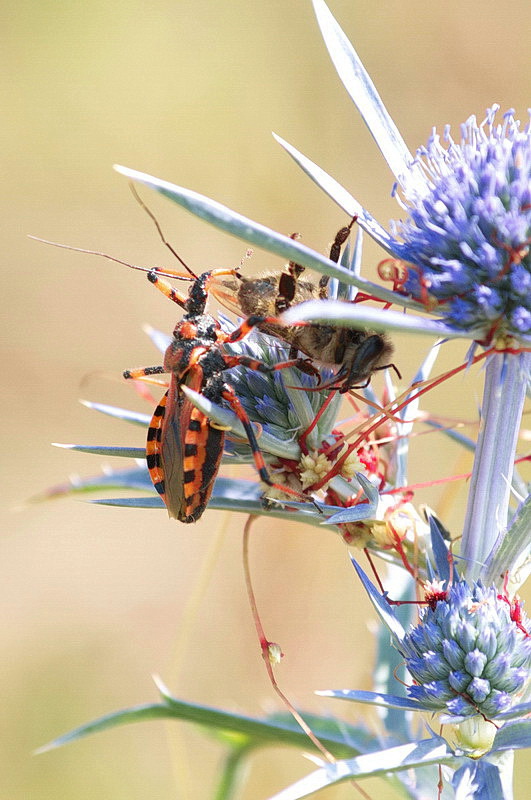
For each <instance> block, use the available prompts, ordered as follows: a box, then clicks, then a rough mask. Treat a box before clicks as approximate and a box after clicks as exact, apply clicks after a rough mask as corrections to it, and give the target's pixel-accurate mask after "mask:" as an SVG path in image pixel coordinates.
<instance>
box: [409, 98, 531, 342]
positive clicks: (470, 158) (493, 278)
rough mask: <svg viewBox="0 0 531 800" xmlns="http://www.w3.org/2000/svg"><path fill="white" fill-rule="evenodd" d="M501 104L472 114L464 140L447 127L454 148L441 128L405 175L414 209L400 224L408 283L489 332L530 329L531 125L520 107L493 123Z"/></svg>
mask: <svg viewBox="0 0 531 800" xmlns="http://www.w3.org/2000/svg"><path fill="white" fill-rule="evenodd" d="M497 111H498V107H497V106H493V107H492V108H491V109H490V110H489V111H488V113H487V118H486V120H485V121H484V122H483V123H482V124H480V125H478V124H477V123H476V119H475V117H474V116H472V117H470V118H469V119H468V120H467V122H466V123H464V125H462V128H461V142H460V143H459V144H457V143H456V142H454V141H453V140H452V138H451V136H450V132H449V127H447V128H446V130H445V135H444V139H445V141H446V142H447V143H448V146H447V147H446V148H445V147H443V146H442V144H441V141H440V137H439V136H438V135H437V134H436V133H435V131H434V132H433V134H432V136H431V138H430V140H429V142H428V144H427V146H426V147H425V148H421V149H419V150H418V151H417V159H416V161H415V163H414V165H413V166H412V170H411V172H410V173H408V174H406V175H405V176H403V177H401V179H400V184H401V189H402V193H403V200H404V205H405V208H406V209H407V211H408V212H409V217H408V218H407V219H406V220H405V221H404V222H399V223H394V232H395V234H396V235H398V236H399V237H400V238H401V239H402V240H403V242H404V245H405V248H404V252H405V255H406V258H407V259H408V260H409V261H410V262H411V264H412V265H413V266H409V268H408V277H407V280H406V281H405V282H404V284H403V288H404V289H405V291H406V292H407V293H408V294H410V295H412V296H413V297H414V298H416V299H418V300H421V301H422V300H423V301H424V302H425V301H426V299H427V300H429V301H430V302H431V303H432V304H433V303H434V302H436V303H439V304H441V306H440V310H441V312H442V316H443V317H444V318H445V319H446V321H448V322H450V323H452V324H453V325H455V326H457V327H459V328H462V329H467V328H471V327H474V328H475V327H482V328H483V329H484V330H485V331H486V333H487V335H486V339H487V340H489V341H490V340H491V339H493V338H494V339H498V338H501V337H506V336H507V335H512V336H514V337H516V338H519V337H522V336H525V335H529V334H530V333H531V258H530V248H529V245H530V243H531V128H530V126H529V125H528V126H527V127H526V129H525V131H523V132H522V131H520V129H519V125H520V123H519V121H518V120H515V119H514V116H513V111H508V112H507V113H506V114H505V115H504V117H503V122H502V123H501V124H495V116H496V112H497ZM419 166H420V167H421V168H422V171H423V174H424V177H425V180H422V179H420V180H419V175H418V172H415V170H418V167H419Z"/></svg>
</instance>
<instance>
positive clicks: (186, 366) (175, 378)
mask: <svg viewBox="0 0 531 800" xmlns="http://www.w3.org/2000/svg"><path fill="white" fill-rule="evenodd" d="M180 260H181V262H182V259H180ZM182 263H183V264H184V262H182ZM184 266H186V269H187V270H188V272H189V273H190V274H191V275H192V276H193V281H192V284H191V287H190V290H189V293H188V296H185V295H182V294H181V293H180V292H178V291H177V290H176V289H175V288H173V287H172V286H171V284H170V283H168V281H166V280H164V279H163V278H161V277H160V273H161V272H162V271H161V270H157V269H151V270H149V271H148V274H147V277H148V280H149V281H150V282H151V283H152V284H153V285H154V286H156V288H157V289H159V291H161V292H162V293H163V294H164V295H166V297H168V298H169V299H170V300H172V301H173V302H174V303H177V305H179V306H181V308H183V309H184V311H185V315H184V317H183V319H182V320H180V321H179V322H178V323H177V324H176V326H175V329H174V331H173V339H172V341H171V343H170V345H169V346H168V348H167V350H166V353H165V355H164V363H163V365H162V366H157V367H144V368H141V369H135V370H126V371H125V372H124V378H133V379H139V378H143V377H146V376H148V375H158V374H162V373H169V374H170V375H171V380H170V386H169V389H168V391H167V392H166V394H165V395H164V397H163V398H162V400H161V402H160V403H159V405H158V406H157V408H156V409H155V413H154V414H153V417H152V419H151V423H150V425H149V428H148V435H147V442H146V458H147V466H148V470H149V474H150V476H151V480H152V481H153V485H154V487H155V489H156V490H157V492H158V493H159V494H160V496H161V497H162V500H163V501H164V504H165V505H166V508H167V509H168V513H169V515H170V517H173V518H175V519H178V520H179V521H180V522H195V521H196V520H197V519H199V517H200V516H201V514H202V513H203V511H204V510H205V508H206V506H207V503H208V501H209V499H210V495H211V494H212V489H213V487H214V479H215V477H216V475H217V472H218V469H219V465H220V461H221V456H222V454H223V444H224V441H225V433H226V430H225V429H224V428H222V427H220V426H218V425H216V424H215V423H214V422H211V421H210V420H209V419H208V417H206V416H205V414H203V412H201V411H199V410H198V409H197V408H195V406H194V405H193V404H192V403H191V402H190V400H189V399H188V398H187V397H186V395H185V393H184V392H183V391H182V387H183V386H188V387H189V388H190V389H193V390H195V391H196V392H200V393H201V394H203V395H204V396H205V397H206V398H207V399H209V400H211V401H212V402H214V403H217V404H220V403H222V402H223V401H225V402H226V403H228V404H229V406H230V407H231V408H232V410H233V411H234V412H235V414H236V415H237V416H238V418H239V419H240V421H241V422H242V425H243V427H244V429H245V432H246V434H247V438H248V440H249V444H250V447H251V450H252V453H253V458H254V463H255V466H256V469H257V471H258V473H259V475H260V478H261V479H262V480H263V481H264V482H265V483H267V484H268V485H270V486H276V488H279V489H282V491H284V492H287V493H288V494H292V495H294V496H295V497H297V498H299V499H307V498H306V496H305V495H301V494H300V493H299V492H296V491H295V490H294V489H290V488H289V487H284V486H277V485H276V484H275V483H273V481H272V480H271V478H270V477H269V473H268V471H267V467H266V465H265V462H264V458H263V456H262V453H261V452H260V448H259V446H258V442H257V440H256V436H255V433H254V430H253V427H252V425H251V422H250V420H249V417H248V416H247V413H246V412H245V410H244V408H243V406H242V404H241V402H240V400H239V399H238V397H237V395H236V393H235V391H234V389H233V388H232V386H230V384H228V383H227V382H226V381H225V379H224V375H223V373H224V371H225V370H227V369H230V368H232V367H235V366H238V365H241V366H244V367H248V368H249V369H254V370H258V371H260V372H274V371H276V370H280V369H284V368H286V367H299V368H300V369H302V370H303V371H305V372H310V373H311V374H316V375H318V372H317V370H316V369H315V367H313V366H312V365H311V363H310V362H309V361H308V360H307V359H301V358H294V359H292V360H290V361H284V362H281V363H278V364H275V365H268V364H264V363H263V362H261V361H258V360H256V359H254V358H250V357H249V356H245V355H229V354H227V353H224V352H223V351H222V349H221V347H220V346H221V345H223V344H226V343H229V344H230V343H231V342H237V341H239V340H241V339H243V338H244V337H245V336H246V335H247V334H248V333H249V332H250V331H251V330H252V328H254V327H255V326H258V325H262V324H264V323H268V322H271V323H274V322H276V321H277V320H276V319H275V318H269V317H265V316H261V315H256V314H255V315H251V316H249V317H248V318H247V319H246V320H244V322H242V324H241V325H240V326H239V327H238V328H236V329H235V330H233V331H232V332H231V333H225V332H224V331H222V330H221V327H220V324H219V322H218V321H217V320H215V319H214V317H212V316H211V315H210V314H206V313H205V307H206V302H207V299H208V292H209V284H210V282H211V280H212V279H213V278H214V277H219V276H221V275H234V274H235V273H236V270H234V269H214V270H211V271H209V272H204V273H203V274H202V275H199V276H197V275H195V274H194V273H193V272H192V271H191V270H190V268H189V267H188V266H187V265H184ZM163 274H164V275H167V274H168V273H166V272H164V273H163ZM169 274H172V273H169ZM175 277H183V276H182V275H179V274H178V273H175Z"/></svg>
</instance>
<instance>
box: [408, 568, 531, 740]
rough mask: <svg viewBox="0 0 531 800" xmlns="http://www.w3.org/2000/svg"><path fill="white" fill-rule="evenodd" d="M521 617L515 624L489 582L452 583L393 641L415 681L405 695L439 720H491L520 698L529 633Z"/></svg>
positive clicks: (529, 662)
mask: <svg viewBox="0 0 531 800" xmlns="http://www.w3.org/2000/svg"><path fill="white" fill-rule="evenodd" d="M525 622H526V620H522V628H520V627H518V626H517V624H516V622H514V621H513V620H512V618H511V607H510V605H509V603H508V602H507V601H506V600H505V599H504V598H502V597H501V596H500V595H499V594H498V593H497V590H496V589H495V588H494V587H490V588H486V587H484V586H483V585H482V584H481V582H477V583H473V584H469V583H467V582H466V581H464V580H462V581H459V582H458V583H456V584H454V585H453V586H451V587H450V589H449V590H448V593H447V595H446V599H445V600H439V601H438V602H437V603H435V604H434V605H433V607H428V608H426V609H425V610H424V611H423V612H422V614H421V619H420V622H419V624H418V625H417V626H415V627H414V628H413V629H412V630H411V631H410V632H409V633H407V634H406V635H405V636H404V638H403V639H402V641H401V642H400V643H399V645H398V649H399V650H400V652H401V654H402V655H403V656H404V658H405V660H406V665H407V668H408V670H409V672H410V674H411V676H412V678H413V680H414V681H415V683H414V685H412V686H410V687H409V688H408V694H409V696H410V697H411V698H412V699H415V700H418V701H419V703H421V704H422V705H423V706H424V708H425V709H429V710H431V711H434V712H438V713H439V714H441V717H440V720H441V722H445V723H461V722H463V721H464V720H466V719H468V718H471V717H474V716H477V715H480V716H481V717H483V718H484V719H485V721H495V719H496V717H497V716H498V715H499V714H502V713H504V712H506V711H508V710H509V709H510V708H511V707H512V706H514V705H515V704H516V703H517V702H519V701H520V700H521V697H522V693H523V690H524V688H525V685H526V683H527V682H528V681H529V671H530V668H531V637H529V636H528V635H526V634H525V633H524V631H523V628H524V627H525ZM492 727H493V733H494V732H495V728H494V726H492Z"/></svg>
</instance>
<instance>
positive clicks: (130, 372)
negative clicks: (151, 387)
mask: <svg viewBox="0 0 531 800" xmlns="http://www.w3.org/2000/svg"><path fill="white" fill-rule="evenodd" d="M167 371H168V370H167V369H165V368H164V367H163V366H158V367H138V369H126V370H125V371H124V373H123V376H124V378H125V379H126V380H134V381H137V380H140V379H141V378H147V377H148V376H149V375H164V373H166V372H167Z"/></svg>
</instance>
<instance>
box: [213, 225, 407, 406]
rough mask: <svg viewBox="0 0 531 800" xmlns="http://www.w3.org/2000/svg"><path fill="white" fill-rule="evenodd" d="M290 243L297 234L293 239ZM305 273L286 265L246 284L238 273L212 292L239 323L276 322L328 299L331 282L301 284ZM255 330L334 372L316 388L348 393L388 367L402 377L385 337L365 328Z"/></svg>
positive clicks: (333, 251) (337, 244) (342, 236)
mask: <svg viewBox="0 0 531 800" xmlns="http://www.w3.org/2000/svg"><path fill="white" fill-rule="evenodd" d="M356 219H357V217H354V218H353V219H352V220H351V222H350V224H349V225H348V226H346V227H344V228H341V229H340V230H339V231H338V232H337V234H336V236H335V239H334V241H333V243H332V246H331V248H330V255H329V258H330V260H331V261H335V262H337V261H339V256H340V253H341V246H342V245H343V244H344V243H345V242H346V240H347V238H348V236H349V234H350V230H351V228H352V226H353V224H354V223H355V221H356ZM291 238H292V239H295V238H298V234H292V237H291ZM303 272H304V267H302V266H301V265H300V264H296V263H295V262H293V261H290V262H289V264H287V265H286V267H285V268H284V270H283V271H281V272H278V271H270V272H265V273H263V274H262V275H260V276H258V277H255V278H247V277H245V276H244V275H242V274H241V273H240V272H236V273H235V274H234V275H232V276H231V277H230V278H229V279H222V278H220V279H219V281H217V282H216V281H215V282H214V283H213V285H212V286H211V291H212V294H213V295H214V296H215V297H216V299H217V300H219V302H220V303H222V305H224V306H225V307H226V308H228V309H229V310H230V311H233V312H234V313H235V314H239V315H240V316H243V317H248V316H250V315H251V314H259V315H260V316H267V317H272V316H278V315H279V314H280V313H282V312H283V311H286V310H287V309H288V308H290V307H291V306H294V305H298V304H299V303H304V302H305V301H306V300H316V299H320V300H325V299H327V298H328V281H329V277H328V276H327V275H323V276H322V277H321V278H320V280H319V282H318V283H316V282H314V281H312V280H310V279H306V278H303V279H301V278H300V275H301V274H302V273H303ZM258 328H259V329H260V330H261V331H262V332H263V333H267V334H269V335H271V336H276V337H277V338H278V339H282V340H283V341H285V342H287V343H288V344H289V345H290V346H291V350H290V358H294V357H295V355H296V353H297V352H298V351H300V352H301V353H304V354H305V355H306V356H309V358H310V359H312V361H317V362H319V363H320V364H321V365H322V366H326V367H331V368H332V369H335V370H336V372H335V375H334V378H333V379H332V381H331V382H329V383H328V384H326V385H323V384H321V385H320V386H319V387H318V388H319V389H324V388H330V389H337V390H339V391H340V392H347V391H348V390H349V389H354V388H363V387H364V386H367V385H368V384H369V382H370V380H371V376H372V374H373V372H376V371H377V370H381V369H386V368H387V367H392V368H393V369H394V370H395V372H396V373H397V374H398V376H399V377H401V375H400V373H399V371H398V369H397V368H396V366H395V365H394V364H392V363H390V359H391V356H392V353H393V345H392V343H391V341H390V340H389V338H388V337H387V336H386V335H385V334H383V333H377V332H376V331H371V330H367V329H366V328H359V329H353V328H344V327H340V326H337V325H321V324H318V323H313V322H312V323H305V324H304V325H301V326H297V325H289V326H286V325H281V324H279V325H275V324H273V323H271V322H267V323H264V324H261V325H258Z"/></svg>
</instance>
